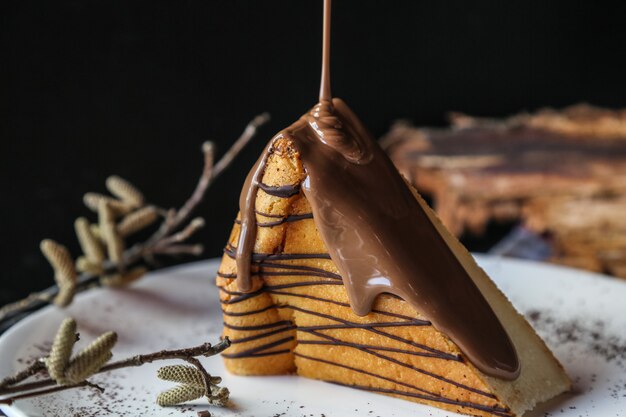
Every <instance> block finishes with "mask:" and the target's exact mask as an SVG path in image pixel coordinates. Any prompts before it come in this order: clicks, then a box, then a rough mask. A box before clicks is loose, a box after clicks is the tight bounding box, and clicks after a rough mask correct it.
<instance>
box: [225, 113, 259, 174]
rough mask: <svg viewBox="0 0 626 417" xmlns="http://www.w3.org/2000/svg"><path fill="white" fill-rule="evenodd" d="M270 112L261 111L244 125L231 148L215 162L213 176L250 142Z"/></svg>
mask: <svg viewBox="0 0 626 417" xmlns="http://www.w3.org/2000/svg"><path fill="white" fill-rule="evenodd" d="M269 120H270V114H269V113H263V114H260V115H258V116H257V117H255V118H254V119H252V121H251V122H250V123H248V126H246V128H245V130H244V131H243V133H242V134H241V136H240V137H239V139H237V141H236V142H235V143H234V144H233V146H231V148H230V149H229V150H228V152H226V153H225V154H224V156H222V158H221V159H220V160H219V161H218V162H217V164H215V168H214V169H213V178H217V177H219V175H220V174H221V173H222V171H224V170H225V169H226V168H227V167H228V166H229V165H230V164H231V162H232V161H233V159H235V157H236V156H237V155H238V154H239V152H241V150H242V149H243V148H244V147H245V146H246V145H247V144H248V142H250V139H252V138H253V137H254V135H256V132H257V130H258V128H259V127H260V126H262V125H264V124H265V123H267V122H269Z"/></svg>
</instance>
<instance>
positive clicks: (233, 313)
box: [222, 304, 275, 317]
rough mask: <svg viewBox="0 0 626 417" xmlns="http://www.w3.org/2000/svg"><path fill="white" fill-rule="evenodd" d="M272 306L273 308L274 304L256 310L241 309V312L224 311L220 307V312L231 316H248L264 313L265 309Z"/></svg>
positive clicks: (269, 308)
mask: <svg viewBox="0 0 626 417" xmlns="http://www.w3.org/2000/svg"><path fill="white" fill-rule="evenodd" d="M273 308H275V306H274V304H270V305H268V306H265V307H263V308H259V309H258V310H248V311H241V312H235V311H226V310H224V309H223V308H222V314H224V315H225V316H231V317H243V316H250V315H252V314H259V313H264V312H266V311H267V310H271V309H273Z"/></svg>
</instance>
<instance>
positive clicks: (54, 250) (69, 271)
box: [40, 239, 77, 307]
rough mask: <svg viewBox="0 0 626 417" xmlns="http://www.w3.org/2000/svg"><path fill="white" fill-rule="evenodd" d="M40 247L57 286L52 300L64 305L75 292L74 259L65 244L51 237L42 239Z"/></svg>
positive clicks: (60, 305)
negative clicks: (57, 290)
mask: <svg viewBox="0 0 626 417" xmlns="http://www.w3.org/2000/svg"><path fill="white" fill-rule="evenodd" d="M40 248H41V252H42V253H43V254H44V256H45V257H46V259H48V262H50V265H51V266H52V269H53V270H54V279H55V281H56V283H57V285H58V287H59V292H58V293H57V296H56V297H55V299H54V301H53V302H54V303H55V304H56V305H58V306H59V307H65V306H67V305H68V304H70V303H71V302H72V299H73V298H74V294H75V293H76V279H77V275H76V268H75V266H74V261H73V259H72V257H71V256H70V253H69V251H68V250H67V248H66V247H65V246H63V245H60V244H58V243H57V242H55V241H53V240H51V239H45V240H43V241H42V242H41V244H40Z"/></svg>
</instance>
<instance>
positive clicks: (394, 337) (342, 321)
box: [276, 305, 457, 360]
mask: <svg viewBox="0 0 626 417" xmlns="http://www.w3.org/2000/svg"><path fill="white" fill-rule="evenodd" d="M276 308H290V309H292V310H296V311H299V312H301V313H306V314H311V315H313V316H318V317H323V318H325V319H329V320H333V321H336V322H339V323H342V324H347V325H350V324H356V323H353V322H351V321H348V320H344V319H341V318H338V317H335V316H331V315H329V314H324V313H320V312H317V311H313V310H307V309H304V308H302V307H296V306H290V305H278V306H276ZM370 324H371V326H369V327H366V328H363V330H367V331H370V332H373V333H376V334H379V335H381V336H385V337H388V338H390V339H393V340H397V341H398V342H402V343H405V344H407V345H410V346H413V347H416V348H419V349H423V350H426V351H428V352H431V353H436V354H440V355H442V357H450V358H454V360H456V359H457V357H456V356H454V355H450V354H449V353H447V352H442V351H440V350H438V349H435V348H432V347H430V346H426V345H423V344H421V343H416V342H413V341H412V340H408V339H404V338H402V337H400V336H396V335H394V334H392V333H387V332H385V331H383V330H379V329H376V328H375V327H376V323H370Z"/></svg>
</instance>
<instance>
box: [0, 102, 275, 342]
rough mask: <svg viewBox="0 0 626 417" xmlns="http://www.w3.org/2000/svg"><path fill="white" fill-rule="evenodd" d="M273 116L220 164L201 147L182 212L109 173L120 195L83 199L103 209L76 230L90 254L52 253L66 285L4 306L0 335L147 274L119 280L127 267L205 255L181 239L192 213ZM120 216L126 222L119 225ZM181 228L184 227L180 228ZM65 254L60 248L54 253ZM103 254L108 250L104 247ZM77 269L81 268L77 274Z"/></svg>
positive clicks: (197, 223)
mask: <svg viewBox="0 0 626 417" xmlns="http://www.w3.org/2000/svg"><path fill="white" fill-rule="evenodd" d="M268 120H269V115H268V114H267V113H264V114H261V115H259V116H257V117H255V118H254V119H253V120H252V121H251V122H250V123H249V124H248V126H247V127H246V128H245V130H244V131H243V133H242V134H241V136H240V137H239V138H238V139H237V140H236V141H235V143H234V144H233V145H232V146H231V148H230V149H229V150H228V151H227V152H226V153H225V154H224V156H223V157H222V158H221V159H220V160H219V161H218V162H217V163H216V164H215V165H214V163H213V162H214V147H213V144H211V143H209V142H207V143H205V144H204V145H203V147H202V150H203V153H204V168H203V171H202V174H201V176H200V179H199V180H198V183H197V185H196V188H195V190H194V191H193V193H192V195H191V197H189V199H188V200H187V201H186V202H185V203H184V204H183V206H182V207H181V208H180V209H178V210H175V209H170V210H167V211H166V210H163V209H160V208H158V207H153V206H144V204H145V198H144V196H143V194H141V192H140V191H139V190H138V189H137V188H136V187H135V186H133V185H132V184H130V183H129V182H128V181H126V180H123V179H122V178H120V177H116V176H113V177H109V178H108V179H107V183H106V185H107V188H108V189H109V191H111V193H112V194H113V195H114V196H116V197H118V198H119V199H117V198H113V197H109V196H106V195H103V194H98V193H87V194H85V196H84V199H83V200H84V203H85V205H86V206H87V207H88V208H89V209H91V210H92V211H95V212H98V213H99V217H100V219H99V226H98V225H95V224H88V223H89V222H88V221H87V222H85V221H86V220H85V219H81V220H79V221H78V222H77V225H76V228H77V234H78V236H79V242H80V243H81V247H82V248H83V251H84V252H85V256H84V257H79V258H78V260H77V261H76V267H75V266H74V262H67V261H68V259H71V258H69V255H68V256H65V255H67V253H66V254H65V255H62V256H63V257H64V263H63V265H62V267H61V266H59V265H57V266H55V264H54V262H58V261H59V260H60V258H58V256H57V257H55V258H50V257H49V258H48V259H49V260H50V262H51V263H52V264H53V266H55V271H57V272H58V271H61V272H62V273H55V275H56V276H57V277H56V278H57V281H59V280H62V281H63V284H60V283H59V282H57V285H53V286H51V287H49V288H47V289H45V290H43V291H40V292H37V293H33V294H30V295H29V296H28V297H26V298H25V299H23V300H19V301H16V302H14V303H11V304H7V305H5V306H4V307H2V308H0V333H2V332H3V331H4V330H6V329H8V328H9V327H10V326H11V325H13V324H14V323H16V322H17V321H19V320H21V319H22V318H23V317H25V316H27V315H28V314H30V313H31V312H33V311H36V310H38V309H39V308H41V307H43V306H46V305H48V304H50V303H51V302H53V301H54V302H55V303H56V304H58V305H61V306H66V305H68V304H69V303H70V302H71V301H72V299H73V297H74V295H75V294H77V293H79V292H82V291H85V290H87V289H89V288H93V287H99V286H102V285H108V284H113V285H120V284H124V283H128V282H131V281H133V280H134V279H136V278H138V277H140V276H141V275H142V274H139V273H137V274H134V279H120V278H118V276H119V275H122V276H123V275H124V274H125V273H126V271H127V269H128V272H129V273H130V272H131V271H135V272H137V271H138V270H135V269H133V267H135V266H143V267H147V266H148V265H147V264H152V260H153V258H154V257H155V255H181V254H184V255H196V256H197V255H200V254H201V253H202V250H203V248H202V246H201V245H190V244H182V242H184V241H185V240H187V239H188V238H189V237H190V236H191V235H193V234H194V233H195V232H196V231H197V230H198V229H199V228H200V227H201V226H202V225H203V221H201V220H198V219H196V220H194V221H192V222H191V223H190V224H188V225H187V226H185V223H186V222H187V221H189V218H190V217H191V214H192V212H193V211H194V210H195V209H196V207H197V206H198V204H200V203H201V202H202V200H203V198H204V197H205V195H206V191H207V189H208V188H209V187H210V185H211V184H212V183H213V181H214V180H215V179H216V178H217V177H218V176H219V175H220V174H221V173H222V172H223V171H224V170H225V169H226V168H227V167H228V166H229V165H230V164H231V163H232V161H233V160H234V158H235V157H236V156H237V155H238V154H239V152H240V151H241V150H242V149H243V148H244V146H245V145H246V144H248V143H249V142H250V140H251V139H252V137H254V135H255V134H256V132H257V130H258V128H259V127H260V126H261V125H263V124H264V123H266V122H267V121H268ZM151 207H152V208H151ZM155 214H156V215H158V216H161V217H163V221H162V223H161V225H160V227H159V228H158V229H157V230H156V231H155V232H154V234H153V235H152V236H150V237H149V238H148V239H147V240H146V241H145V242H143V243H137V244H135V245H133V246H131V247H130V248H128V249H125V250H124V246H125V245H124V240H123V238H124V237H125V236H128V235H130V234H131V233H135V232H137V231H139V230H141V229H142V228H144V227H147V226H149V225H150V224H151V223H152V222H153V221H154V220H155ZM120 217H121V220H120V221H119V223H118V219H119V218H120ZM181 228H182V230H180V231H179V229H181ZM95 244H98V245H102V246H101V247H105V248H106V251H107V254H108V259H104V260H102V261H101V260H100V258H101V255H100V253H98V250H97V246H94V245H95ZM57 245H58V244H57ZM58 246H60V245H58ZM54 249H55V250H56V249H57V248H56V247H55V248H54ZM61 252H62V251H60V252H59V251H55V254H58V253H61ZM100 252H102V254H104V252H103V250H102V249H100ZM53 256H54V255H53ZM70 266H71V269H70ZM74 268H77V269H78V270H79V271H80V272H81V274H80V275H79V276H78V277H76V271H75V269H74ZM72 270H73V279H69V280H68V279H66V278H67V277H68V276H71V275H72ZM131 275H132V274H131ZM128 277H129V275H126V278H128ZM55 300H56V301H55Z"/></svg>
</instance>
